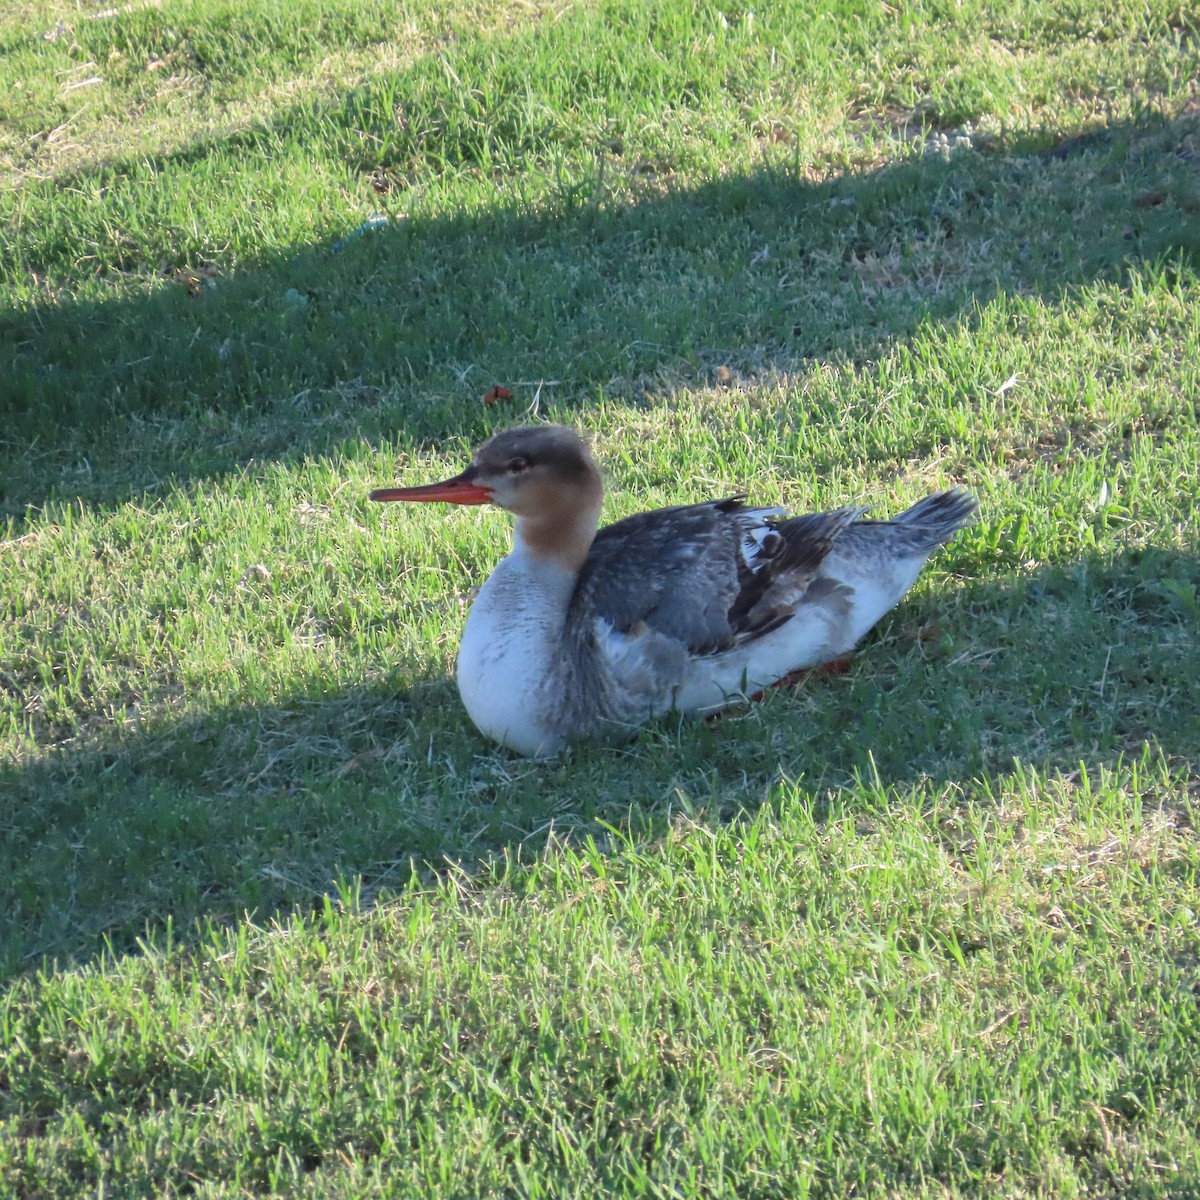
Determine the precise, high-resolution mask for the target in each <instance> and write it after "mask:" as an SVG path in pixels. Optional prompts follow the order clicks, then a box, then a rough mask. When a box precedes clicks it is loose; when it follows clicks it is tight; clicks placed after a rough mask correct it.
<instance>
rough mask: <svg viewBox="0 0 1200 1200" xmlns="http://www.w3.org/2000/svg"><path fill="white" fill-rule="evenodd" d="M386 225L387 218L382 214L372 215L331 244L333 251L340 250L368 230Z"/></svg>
mask: <svg viewBox="0 0 1200 1200" xmlns="http://www.w3.org/2000/svg"><path fill="white" fill-rule="evenodd" d="M387 223H388V219H387V217H385V216H384V215H383V213H372V214H371V215H370V216H369V217H368V218H367V219H366V220H365V221H364V222H363V223H362V224H361V225H360V226H359V227H358V228H357V229H352V230H350V232H349V233H348V234H346V236H345V237H344V238H342V239H340V240H339V241H336V242H334V243H333V248H334V249H335V250H340V249H341V248H342V247H343V246H344V245H345V244H346V243H347V242H352V241H353V240H354V239H355V238H356V237H361V236H362V235H363V234H364V233H366V232H367V231H368V230H370V229H378V228H379V226H380V225H386V224H387Z"/></svg>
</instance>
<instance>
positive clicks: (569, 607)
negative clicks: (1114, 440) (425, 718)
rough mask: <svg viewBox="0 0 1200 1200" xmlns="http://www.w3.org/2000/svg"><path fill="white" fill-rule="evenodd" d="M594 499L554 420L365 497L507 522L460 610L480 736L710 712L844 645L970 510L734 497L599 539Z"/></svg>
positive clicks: (624, 726) (936, 499) (532, 742)
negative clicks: (779, 504) (885, 515)
mask: <svg viewBox="0 0 1200 1200" xmlns="http://www.w3.org/2000/svg"><path fill="white" fill-rule="evenodd" d="M603 498H604V488H603V485H602V483H601V480H600V472H599V471H598V470H597V468H596V464H595V461H594V460H593V458H592V455H591V453H590V452H589V450H588V448H587V446H586V445H585V444H584V443H583V441H582V440H581V439H580V438H579V437H578V435H577V434H575V432H574V431H572V430H570V429H567V428H564V427H563V426H560V425H538V426H530V427H527V428H523V429H510V430H508V431H507V432H505V433H500V434H497V435H496V436H495V437H493V438H492V439H491V441H489V442H487V443H486V444H485V445H484V446H482V447H481V448H480V449H479V450H478V451H476V453H475V457H474V458H473V459H472V460H471V464H470V466H468V467H467V469H466V470H465V471H463V472H462V473H461V474H459V475H455V476H454V477H453V478H451V479H447V480H445V481H443V482H442V483H432V484H427V485H425V486H423V487H405V488H381V489H379V490H378V491H374V492H372V493H371V499H372V500H425V501H428V500H442V501H445V502H446V503H449V504H496V505H498V506H499V507H500V508H503V509H507V510H508V511H509V512H511V513H513V514H514V515H515V516H516V529H515V531H514V536H513V548H512V551H511V553H510V554H509V555H508V556H507V557H506V558H504V559H502V560H501V561H500V563H499V565H498V566H497V567H496V569H495V571H493V572H492V574H491V575H490V576H489V577H488V579H487V582H486V583H484V585H483V586H482V587H481V588H480V589H479V595H478V596H477V597H476V599H475V602H474V604H473V605H472V606H471V611H470V614H469V615H468V617H467V624H466V628H465V629H464V631H463V637H462V645H461V647H460V649H459V653H458V688H459V692H460V693H461V695H462V699H463V703H464V704H465V705H466V709H467V712H468V713H469V714H470V716H471V720H472V721H474V722H475V724H476V725H477V726H478V727H479V729H480V731H481V732H482V733H484V734H486V735H487V736H488V737H489V738H492V739H494V740H495V741H497V742H500V743H501V744H502V745H504V746H507V747H509V748H510V749H512V750H515V751H517V753H519V754H527V755H535V756H543V755H550V754H555V753H557V752H558V751H560V750H561V749H563V747H564V746H566V745H567V744H569V743H571V742H574V741H577V740H580V739H587V738H595V737H605V736H610V735H619V734H622V733H624V734H627V735H628V734H631V733H633V732H635V731H636V729H637V727H638V726H639V725H641V724H643V723H644V722H645V721H646V720H647V719H649V718H651V717H654V716H657V715H659V714H662V713H667V712H670V711H672V710H678V711H681V712H690V713H697V714H707V713H713V712H716V711H717V710H719V709H721V708H724V707H725V706H726V705H728V704H731V703H735V702H737V701H739V700H743V699H745V698H746V697H747V696H749V695H751V694H753V693H755V692H758V691H761V690H762V689H763V688H766V687H769V686H771V685H772V684H774V683H777V682H778V681H779V680H781V679H782V678H783V677H784V676H786V675H788V674H790V673H791V672H793V671H797V670H801V669H803V668H807V667H816V666H820V665H821V664H823V663H828V662H829V661H830V660H832V659H835V658H837V657H838V656H839V655H842V654H845V653H846V652H847V651H849V650H851V649H852V648H853V647H854V646H855V645H856V644H857V643H858V641H859V640H860V639H861V638H862V637H863V635H864V634H865V633H866V632H867V631H868V630H869V629H870V628H871V627H872V626H873V625H874V624H875V622H876V621H878V620H879V618H880V617H882V616H883V614H884V613H886V612H887V611H888V610H889V609H890V608H892V607H893V605H895V604H896V603H897V602H898V601H899V600H900V597H901V596H903V595H904V593H905V592H906V591H908V589H909V588H910V587H911V586H912V585H913V582H914V581H915V580H916V578H917V575H918V573H919V572H920V570H921V567H922V566H923V565H924V564H925V560H926V559H927V558H928V557H929V555H930V554H931V553H932V552H933V551H934V550H935V549H936V548H937V547H938V546H941V545H943V544H944V543H945V542H947V541H949V540H950V538H951V537H952V536H953V535H954V533H955V531H956V530H958V529H960V528H961V527H962V526H963V525H965V524H967V522H968V521H969V520H970V519H971V517H972V514H973V513H974V511H975V508H976V502H975V499H974V497H972V496H970V495H969V494H968V493H966V492H964V491H961V490H958V489H955V490H953V491H948V492H939V493H938V494H937V495H933V496H929V497H927V498H926V499H924V500H922V501H920V503H918V504H916V505H914V506H913V507H912V508H910V509H908V510H907V511H906V512H903V513H901V514H900V515H899V516H897V517H893V518H892V519H891V520H890V521H871V520H867V519H866V518H865V517H864V516H863V513H864V512H865V511H866V510H865V509H862V508H858V507H848V508H838V509H834V510H833V511H831V512H821V513H811V514H808V515H805V516H799V517H789V516H787V515H786V514H785V513H784V512H783V510H781V509H777V508H748V507H747V506H746V505H745V504H743V503H742V499H743V498H742V497H740V496H739V497H734V498H733V499H729V500H715V501H712V502H710V503H707V504H685V505H680V506H679V507H677V508H662V509H658V510H656V511H654V512H645V513H639V514H638V515H637V516H633V517H626V518H625V519H624V520H623V521H617V522H616V523H615V524H613V525H606V526H605V527H604V528H603V529H600V530H599V531H597V526H598V524H599V520H600V506H601V502H602V500H603Z"/></svg>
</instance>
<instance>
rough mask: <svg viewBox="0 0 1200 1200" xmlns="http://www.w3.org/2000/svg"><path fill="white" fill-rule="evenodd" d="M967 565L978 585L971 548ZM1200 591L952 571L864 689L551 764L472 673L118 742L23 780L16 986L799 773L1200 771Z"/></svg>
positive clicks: (1166, 563)
mask: <svg viewBox="0 0 1200 1200" xmlns="http://www.w3.org/2000/svg"><path fill="white" fill-rule="evenodd" d="M946 553H947V560H948V563H949V565H950V566H951V567H952V568H956V569H958V570H962V569H963V568H964V566H965V565H966V563H965V562H964V561H963V559H964V557H966V558H969V557H970V554H971V551H970V549H969V548H968V549H967V550H965V551H964V552H963V554H962V555H960V556H958V558H957V559H956V558H955V556H954V554H953V553H952V552H946ZM1198 597H1200V559H1197V557H1196V556H1195V555H1194V554H1191V553H1181V552H1177V551H1174V550H1160V549H1153V548H1150V549H1144V550H1138V551H1130V552H1128V553H1125V554H1121V555H1118V556H1116V557H1100V556H1095V557H1091V558H1084V559H1082V560H1080V561H1077V562H1074V563H1071V564H1066V565H1057V566H1044V567H1039V568H1037V569H1034V570H1022V569H1014V570H1012V571H1011V572H1009V573H1007V574H999V575H997V576H996V577H993V578H991V579H988V580H987V581H985V582H975V583H972V582H965V581H961V580H959V581H958V582H956V581H955V579H954V578H953V577H945V576H943V577H941V578H938V577H937V575H936V573H935V575H934V576H933V577H932V578H931V579H929V580H928V581H927V582H926V583H923V584H921V585H920V586H919V587H918V589H917V591H916V592H915V593H914V594H913V595H912V596H910V598H909V599H907V600H906V601H904V602H902V603H901V605H900V606H899V607H898V608H897V609H896V610H895V612H894V613H893V614H892V615H891V616H890V617H888V618H885V620H884V621H883V623H882V624H881V626H880V627H879V629H878V630H877V631H876V632H875V633H874V634H873V635H871V636H870V637H869V638H868V640H867V642H866V643H865V644H864V645H863V646H862V647H861V648H860V650H859V652H858V654H857V655H856V657H855V659H854V661H853V665H852V668H851V670H850V671H849V672H848V673H847V674H845V675H821V674H819V673H814V674H813V675H812V676H810V677H809V678H808V679H806V680H805V681H804V682H802V683H801V684H800V685H799V686H797V687H795V688H793V689H789V690H787V691H780V692H778V693H776V694H772V695H770V696H768V698H767V699H766V700H765V701H764V702H762V703H759V704H754V705H748V706H741V707H738V708H734V709H732V710H730V711H728V712H727V713H726V714H725V715H724V716H723V717H721V718H720V719H719V720H716V721H708V722H705V721H695V720H679V719H667V720H664V721H660V722H657V723H655V724H653V725H651V726H649V727H647V728H646V729H645V730H644V731H643V732H642V734H641V736H640V737H639V738H638V739H636V740H635V741H633V742H631V743H629V744H628V745H626V746H622V747H619V748H611V747H585V748H580V749H578V750H576V751H574V752H573V753H570V754H568V755H566V756H563V757H562V758H560V759H558V760H555V761H551V762H532V761H528V760H523V759H520V758H517V757H515V756H513V755H511V754H509V753H507V752H505V751H500V750H497V749H496V748H494V747H492V746H490V745H488V744H487V743H486V742H485V741H484V740H483V739H482V738H481V737H480V736H479V735H478V734H477V733H476V731H475V730H474V729H473V728H472V727H471V726H470V723H469V721H468V720H467V718H466V715H465V713H463V712H462V710H461V707H460V706H459V704H458V699H457V695H456V691H455V688H454V684H453V682H452V681H451V680H449V679H445V678H437V679H429V680H426V681H423V682H419V683H417V684H416V685H415V686H412V687H410V688H399V687H394V686H392V685H390V684H389V682H388V680H387V679H386V678H382V679H379V680H377V681H375V682H372V683H371V684H369V685H364V686H361V687H357V688H354V689H350V690H347V691H343V692H341V693H338V694H333V695H330V694H327V693H324V692H321V691H318V690H316V689H314V690H313V691H311V692H308V693H303V694H296V695H293V696H291V697H289V698H288V699H287V700H285V701H283V702H281V703H279V704H276V705H273V706H269V707H263V706H258V705H251V706H236V705H234V706H229V707H225V708H217V709H214V710H212V711H210V712H207V713H205V714H204V715H203V716H202V717H199V718H188V719H185V720H179V721H172V720H169V719H160V720H157V721H154V722H152V723H150V724H148V725H146V726H144V727H140V728H132V729H125V730H120V731H113V732H111V733H110V734H107V735H105V736H101V737H99V738H96V739H93V740H91V741H89V742H88V743H87V744H86V746H84V747H82V748H79V749H72V748H63V749H59V750H56V751H54V752H53V753H51V754H49V755H47V756H45V757H43V758H41V759H39V760H38V761H36V762H34V763H29V764H25V765H21V764H17V765H12V764H9V765H6V766H4V767H3V768H2V769H0V792H2V793H3V795H4V796H5V798H6V799H5V810H6V816H5V826H6V841H7V842H8V847H9V850H8V853H9V855H10V859H11V862H12V867H11V869H10V871H9V873H8V875H7V876H6V877H5V878H4V879H3V881H2V882H0V903H2V904H3V908H4V911H5V912H6V913H7V914H8V915H9V922H8V924H9V929H10V931H11V932H10V936H9V937H8V939H7V943H6V945H5V948H4V953H5V959H6V961H5V967H6V968H7V970H8V971H10V972H11V971H17V972H20V971H22V970H26V969H29V968H30V967H31V966H33V965H36V964H37V963H39V962H40V961H42V960H43V959H44V958H45V957H47V956H50V957H54V958H57V959H60V960H63V961H86V960H88V959H90V958H93V957H94V956H96V955H97V954H99V953H101V952H103V951H104V950H105V948H106V947H107V948H110V949H115V950H118V951H123V950H128V949H131V948H133V947H134V945H135V943H136V940H137V939H138V938H139V937H141V936H144V935H145V934H146V933H147V932H150V933H151V934H154V933H155V931H162V930H163V929H164V928H165V927H166V926H167V924H168V922H170V923H172V924H173V928H174V936H175V938H176V940H178V939H179V938H180V937H181V936H182V937H186V936H187V929H188V928H189V927H191V926H192V925H194V923H196V922H202V921H215V922H218V923H221V922H229V921H234V920H236V919H237V918H238V917H239V916H241V915H242V914H243V913H245V912H247V911H248V912H251V913H253V914H255V915H256V917H257V918H258V919H260V920H265V919H269V918H272V917H275V916H278V915H281V914H286V913H287V912H289V911H292V910H293V909H295V908H297V907H299V908H308V907H311V906H312V905H314V904H323V903H324V902H325V898H326V897H327V896H328V895H329V894H331V893H336V891H337V890H338V888H339V887H341V888H353V889H355V890H357V891H358V892H359V894H360V895H361V896H365V897H367V898H368V899H372V898H374V897H377V896H380V895H386V894H388V892H389V891H391V890H392V889H396V888H399V887H401V886H402V885H403V884H404V883H405V882H406V881H407V880H409V879H410V878H411V877H412V876H413V874H414V873H417V874H420V873H422V872H425V871H429V870H438V869H441V868H443V867H445V865H446V864H447V862H454V863H458V864H462V865H465V866H467V867H470V866H472V865H473V864H479V863H481V862H483V861H485V860H488V859H492V858H495V857H496V856H502V855H507V856H510V857H520V856H521V855H530V854H535V853H536V852H537V851H538V850H539V849H540V848H541V847H542V846H543V845H544V844H545V842H546V841H547V839H548V838H549V837H551V836H555V835H556V836H558V837H582V836H585V835H587V834H589V833H592V834H599V833H601V832H602V831H603V830H604V829H605V828H607V827H610V826H617V827H619V828H623V829H625V830H627V831H629V832H630V833H631V834H632V835H634V836H636V837H638V838H639V839H640V838H646V839H653V838H655V837H657V836H658V835H659V834H660V833H661V832H662V830H663V828H664V824H665V822H666V821H668V820H669V817H670V814H671V813H672V812H673V811H678V809H679V808H680V807H681V806H682V807H685V808H687V810H688V811H689V812H691V813H692V814H693V815H696V816H697V817H698V818H700V819H703V820H708V821H725V820H728V819H730V818H732V817H734V816H735V815H737V814H738V813H741V812H744V811H748V810H749V811H753V810H755V809H757V808H759V807H760V806H762V805H763V804H768V805H769V804H771V803H772V802H773V795H774V792H775V788H776V785H777V784H778V783H779V782H780V781H781V780H783V779H787V780H790V781H798V782H799V783H800V785H801V786H802V787H803V788H804V789H806V791H807V793H808V794H809V795H810V796H811V798H812V802H813V803H814V804H820V803H823V802H824V798H827V797H828V796H829V795H830V794H836V793H838V792H840V791H841V790H842V789H844V788H851V789H854V788H857V787H858V786H859V785H860V782H861V781H862V780H863V779H864V778H868V777H869V778H870V779H871V780H874V781H875V782H876V783H877V784H879V785H881V786H882V787H883V788H884V789H886V790H888V791H889V792H895V793H900V792H903V791H904V790H905V789H910V788H912V787H924V786H932V787H938V788H941V787H944V786H945V785H947V784H953V785H955V786H957V787H959V788H961V789H962V790H963V794H964V795H966V796H970V795H972V794H973V793H975V792H978V793H979V794H991V792H990V791H988V787H987V786H985V785H987V784H988V781H994V780H996V779H997V778H999V777H1002V776H1004V775H1005V774H1006V773H1007V772H1009V771H1011V770H1012V769H1013V764H1014V762H1017V763H1023V764H1027V765H1032V766H1034V767H1036V768H1040V769H1044V770H1046V771H1049V772H1051V773H1053V772H1070V771H1073V770H1075V769H1076V768H1078V766H1079V765H1080V764H1083V765H1084V766H1085V767H1086V768H1087V769H1088V770H1089V771H1093V770H1098V769H1100V768H1103V767H1116V766H1117V765H1118V764H1119V763H1121V762H1122V761H1125V760H1128V759H1130V758H1131V757H1132V758H1137V757H1139V756H1141V755H1143V754H1145V753H1151V754H1153V755H1156V756H1157V755H1162V756H1165V757H1166V758H1167V759H1168V760H1170V761H1171V762H1172V763H1174V764H1176V765H1177V766H1179V767H1180V768H1181V769H1183V770H1184V771H1186V772H1187V773H1189V774H1191V775H1195V774H1196V773H1198V772H1200V736H1198V734H1197V729H1196V725H1195V713H1196V712H1198V711H1200V679H1198V676H1197V672H1195V671H1194V670H1193V669H1191V668H1190V666H1189V663H1192V662H1194V643H1195V636H1196V631H1197V627H1198V626H1200V600H1198Z"/></svg>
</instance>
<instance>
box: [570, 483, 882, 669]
mask: <svg viewBox="0 0 1200 1200" xmlns="http://www.w3.org/2000/svg"><path fill="white" fill-rule="evenodd" d="M777 511H778V510H775V509H761V508H746V507H745V505H743V504H742V502H741V498H740V497H735V498H733V499H730V500H719V501H715V502H713V503H711V504H695V505H684V506H680V507H678V508H670V509H662V510H659V511H656V512H650V513H639V514H638V515H637V516H634V517H627V518H626V519H625V520H623V521H618V522H616V523H615V524H613V525H608V526H606V527H605V528H603V529H601V530H600V532H599V533H598V534H597V535H596V540H595V542H594V543H593V545H592V550H591V553H590V554H589V555H588V559H587V562H586V563H585V564H584V567H583V571H582V572H581V573H580V579H579V583H578V584H577V586H576V591H575V596H574V598H573V600H572V603H573V604H574V605H579V606H583V607H585V608H586V609H587V610H588V611H589V613H590V614H591V615H592V616H594V617H596V618H599V619H602V620H604V621H607V622H608V623H609V624H611V625H612V626H613V627H614V628H615V629H616V630H618V631H619V632H629V631H630V630H631V629H633V628H634V626H636V625H638V624H639V623H643V624H645V625H646V626H647V627H648V628H650V629H652V630H654V631H655V632H656V633H660V634H663V635H665V636H667V637H670V638H672V639H674V640H676V641H678V642H680V643H682V644H684V645H685V646H686V647H687V649H688V651H689V653H691V654H697V655H699V654H711V653H715V652H717V651H720V650H727V649H729V648H730V647H731V646H734V645H736V644H737V643H738V642H741V641H747V640H750V639H752V638H755V637H760V636H762V635H763V634H765V633H768V632H770V631H771V630H772V629H776V628H778V627H779V625H781V624H782V623H783V622H784V621H786V620H787V619H788V617H790V616H791V614H792V613H793V612H794V611H795V605H796V604H797V603H798V601H799V599H800V597H801V596H802V595H803V593H804V590H805V588H806V587H807V586H808V584H809V583H810V582H811V581H812V580H813V578H814V577H815V576H816V574H817V572H818V570H819V568H820V565H821V563H822V562H823V561H824V559H825V557H826V555H827V554H828V553H829V551H830V550H831V549H832V547H833V544H834V542H835V541H836V540H837V538H838V536H839V535H840V534H841V533H842V531H843V530H845V528H846V527H847V525H849V524H851V523H852V522H854V521H855V520H857V518H858V517H860V516H861V514H862V511H863V510H862V509H860V508H842V509H836V510H834V511H832V512H826V513H813V514H809V515H806V516H801V517H790V518H784V519H779V518H778V517H777V516H776V513H777Z"/></svg>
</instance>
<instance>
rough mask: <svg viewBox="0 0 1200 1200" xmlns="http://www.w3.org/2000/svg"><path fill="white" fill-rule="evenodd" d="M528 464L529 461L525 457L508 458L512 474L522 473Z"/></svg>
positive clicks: (509, 470)
mask: <svg viewBox="0 0 1200 1200" xmlns="http://www.w3.org/2000/svg"><path fill="white" fill-rule="evenodd" d="M528 466H529V463H528V462H527V461H526V460H525V459H523V458H510V459H509V460H508V473H509V474H510V475H520V473H521V472H522V471H524V470H526V469H527V468H528Z"/></svg>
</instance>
